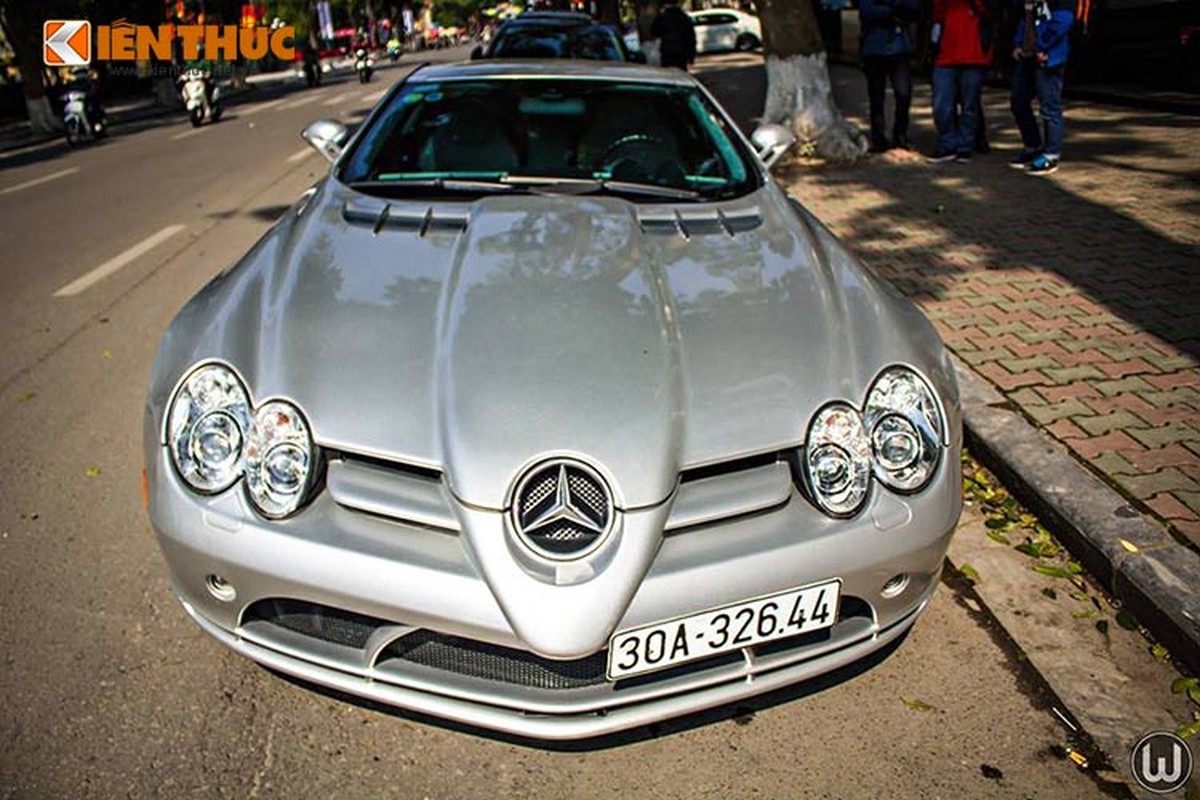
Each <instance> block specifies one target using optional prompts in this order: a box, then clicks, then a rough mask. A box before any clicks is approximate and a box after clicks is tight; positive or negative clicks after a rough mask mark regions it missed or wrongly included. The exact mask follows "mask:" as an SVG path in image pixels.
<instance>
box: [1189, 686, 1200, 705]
mask: <svg viewBox="0 0 1200 800" xmlns="http://www.w3.org/2000/svg"><path fill="white" fill-rule="evenodd" d="M1187 696H1188V697H1190V698H1191V700H1192V702H1193V703H1195V704H1197V705H1200V686H1193V687H1192V688H1190V689H1188V690H1187Z"/></svg>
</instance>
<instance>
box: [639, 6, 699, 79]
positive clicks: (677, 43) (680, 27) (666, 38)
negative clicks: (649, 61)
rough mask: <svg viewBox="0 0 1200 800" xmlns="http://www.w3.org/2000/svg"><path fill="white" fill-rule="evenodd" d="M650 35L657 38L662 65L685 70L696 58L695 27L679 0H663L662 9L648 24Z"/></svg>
mask: <svg viewBox="0 0 1200 800" xmlns="http://www.w3.org/2000/svg"><path fill="white" fill-rule="evenodd" d="M650 37H651V38H652V39H658V40H659V49H660V52H661V53H662V65H663V66H664V67H679V68H680V69H681V70H683V71H684V72H686V71H687V68H688V64H690V63H692V62H693V61H695V60H696V29H695V27H694V26H693V25H692V18H691V17H689V16H688V15H687V12H685V11H684V10H683V9H682V8H680V7H679V0H664V3H663V10H662V11H660V12H659V14H658V16H657V17H655V18H654V23H653V24H652V25H651V26H650Z"/></svg>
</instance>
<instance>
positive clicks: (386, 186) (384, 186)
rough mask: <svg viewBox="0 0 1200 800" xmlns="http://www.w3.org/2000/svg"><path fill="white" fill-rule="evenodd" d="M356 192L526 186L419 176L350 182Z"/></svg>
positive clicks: (515, 189)
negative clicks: (415, 177) (407, 178)
mask: <svg viewBox="0 0 1200 800" xmlns="http://www.w3.org/2000/svg"><path fill="white" fill-rule="evenodd" d="M346 185H347V186H349V187H350V188H351V189H353V190H355V191H356V192H368V193H369V192H379V191H381V190H382V191H384V192H392V191H396V192H400V193H405V192H408V191H410V190H418V191H420V190H426V191H428V190H429V189H434V190H437V191H442V192H456V193H464V194H519V193H522V192H524V191H525V189H524V187H521V186H515V185H511V184H507V183H499V182H497V181H493V180H469V179H466V178H417V179H415V180H367V181H352V182H350V183H348V184H346Z"/></svg>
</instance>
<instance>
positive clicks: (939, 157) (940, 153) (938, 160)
mask: <svg viewBox="0 0 1200 800" xmlns="http://www.w3.org/2000/svg"><path fill="white" fill-rule="evenodd" d="M957 157H958V156H957V154H955V153H954V152H953V151H951V150H936V151H934V153H933V155H929V156H925V160H926V161H928V162H929V163H930V164H942V163H944V162H946V161H953V160H954V159H955V158H957Z"/></svg>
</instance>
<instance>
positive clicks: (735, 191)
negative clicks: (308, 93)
mask: <svg viewBox="0 0 1200 800" xmlns="http://www.w3.org/2000/svg"><path fill="white" fill-rule="evenodd" d="M304 136H305V138H306V139H308V140H309V141H310V143H312V144H313V145H314V146H316V147H317V148H318V149H319V150H321V152H323V153H324V154H325V155H326V156H328V157H329V158H330V160H331V161H332V162H333V165H332V168H331V170H330V173H329V175H328V177H327V178H325V179H324V180H323V181H321V182H320V183H319V184H317V185H316V186H315V187H313V188H312V189H310V190H309V191H307V192H306V193H304V195H303V196H302V197H301V198H300V199H299V201H298V202H297V203H296V205H295V207H294V208H292V209H291V210H289V211H288V212H287V213H286V214H285V215H284V216H283V217H282V218H281V219H280V220H279V221H278V222H277V223H276V224H275V226H274V227H273V228H272V229H271V230H270V231H269V232H268V233H267V234H266V236H264V237H263V239H262V240H261V241H259V242H258V244H256V245H255V246H254V248H253V249H252V250H251V251H250V252H249V253H248V254H247V255H246V256H245V257H244V258H243V259H242V260H241V262H240V263H238V264H237V265H235V266H234V267H232V268H231V269H229V270H227V271H226V272H224V273H222V274H221V275H220V276H218V277H217V278H216V279H215V280H213V281H212V282H211V283H210V284H209V285H208V286H206V287H205V288H204V289H203V290H202V291H201V292H200V293H199V294H197V295H196V296H195V297H194V298H193V299H192V300H191V301H190V302H189V303H188V304H187V305H186V306H185V307H184V309H183V310H182V311H181V312H180V313H179V315H178V316H177V317H176V319H175V320H174V322H173V323H172V324H171V326H170V329H169V330H168V331H167V333H166V335H165V337H164V338H163V341H162V344H161V347H160V349H159V352H158V356H157V359H156V361H155V365H154V369H153V374H152V376H151V380H150V388H149V395H148V398H147V402H146V415H145V458H146V465H147V473H148V489H149V499H150V504H149V507H150V518H151V521H152V523H153V526H154V528H155V530H156V532H157V535H158V538H159V541H160V543H161V546H162V550H163V553H164V555H165V557H166V560H167V562H168V564H169V565H170V569H171V573H172V578H173V583H174V587H175V590H176V591H177V593H178V595H179V598H180V600H181V601H182V603H183V606H184V608H185V609H186V610H187V613H188V614H189V615H191V617H192V618H193V619H194V620H195V621H196V623H197V624H199V625H200V627H201V628H203V629H204V630H205V631H207V632H208V633H210V634H212V635H213V636H215V637H216V638H217V639H219V640H221V641H222V642H224V643H225V644H227V645H228V646H229V647H231V648H233V649H234V650H236V651H238V652H239V653H243V654H244V655H247V656H249V657H250V658H252V659H254V660H255V661H258V662H260V663H262V664H265V665H267V666H269V667H271V668H272V669H275V670H278V671H280V672H283V673H287V674H290V675H294V676H298V677H299V678H302V679H305V680H307V681H309V682H313V683H316V684H320V685H324V686H326V687H332V688H334V689H337V690H341V691H344V692H348V693H351V694H354V695H360V696H362V697H365V698H370V699H372V700H376V701H381V702H383V703H388V704H392V705H395V706H399V707H402V708H405V709H410V710H414V711H418V712H424V713H427V714H432V715H436V716H440V717H444V718H448V719H452V720H456V721H458V722H460V723H466V724H468V725H473V726H481V727H485V728H492V729H498V730H501V731H505V732H508V733H510V734H515V735H520V736H527V737H536V738H544V739H572V738H583V737H591V736H596V735H600V734H606V733H610V732H612V731H616V730H620V729H625V728H630V727H633V726H638V725H642V724H644V723H648V722H652V721H655V720H660V719H663V718H665V717H669V716H674V715H679V714H683V713H686V712H690V711H694V710H697V709H702V708H708V707H712V706H717V705H721V704H727V703H730V702H732V701H736V700H739V699H741V698H745V697H748V696H750V695H754V694H758V693H761V692H764V691H767V690H770V689H773V688H776V687H780V686H782V685H785V684H790V683H794V682H797V681H801V680H804V679H807V678H810V677H812V676H815V675H818V674H820V673H824V672H827V671H829V670H831V669H834V668H837V667H840V666H842V665H846V664H848V663H850V662H853V661H855V660H857V659H861V658H862V657H863V656H865V655H867V654H868V653H871V652H872V651H875V650H877V649H878V648H880V647H882V646H884V645H886V644H887V643H888V642H891V641H893V640H895V639H896V638H897V637H899V636H900V635H901V634H902V633H903V632H904V631H906V630H907V629H908V628H909V626H911V625H912V624H913V622H914V620H915V619H916V617H917V616H918V614H920V612H921V611H922V609H923V608H924V607H925V605H926V603H927V602H928V601H929V599H930V596H931V595H932V594H933V592H934V590H935V588H936V586H937V583H938V578H939V575H940V571H941V565H942V559H943V556H944V554H945V552H946V547H947V545H948V542H949V539H950V536H951V533H952V531H953V530H954V527H955V523H956V521H957V519H958V516H959V512H960V509H961V481H960V477H959V472H960V465H959V457H958V453H959V448H960V446H961V439H962V434H961V422H960V411H959V402H958V394H957V388H956V385H955V381H954V376H953V372H952V368H951V364H950V361H949V360H948V358H947V355H946V351H945V350H944V349H943V346H942V344H941V342H940V341H939V339H938V337H937V335H936V334H935V332H934V330H933V328H932V327H931V326H930V324H929V323H928V321H927V320H926V319H925V318H924V317H923V316H922V315H921V313H920V312H919V311H918V310H917V309H916V308H915V307H914V306H913V305H911V304H910V303H909V302H907V301H905V300H904V299H902V298H900V297H898V296H897V295H896V294H894V293H893V292H891V291H890V290H889V289H888V288H887V287H886V286H884V285H883V284H882V283H880V282H879V281H878V280H877V279H875V278H874V277H872V275H871V274H870V273H869V272H868V271H866V270H865V269H864V268H863V267H862V266H861V265H860V264H859V263H858V262H857V261H856V260H855V259H854V257H853V256H851V255H850V254H849V253H848V252H847V251H846V249H845V248H844V247H843V245H842V244H840V243H839V242H838V240H837V239H836V238H834V236H833V235H832V234H830V232H829V231H828V230H827V229H826V228H825V227H823V226H822V225H821V223H820V222H819V221H817V220H816V219H815V218H814V217H813V216H812V214H811V213H809V212H808V211H807V210H806V209H805V208H804V206H803V205H802V204H801V203H800V202H798V201H797V200H795V199H793V198H790V197H789V196H788V195H787V194H785V193H784V192H783V191H782V190H781V189H780V188H779V187H778V186H777V185H776V184H775V183H774V182H773V181H772V180H771V178H770V175H769V173H768V172H767V168H766V162H769V161H771V160H773V159H774V158H775V157H777V156H778V155H779V154H780V153H781V152H782V151H783V150H784V149H786V147H787V146H788V145H789V144H790V136H789V134H788V133H787V131H786V130H784V129H782V128H778V127H770V126H768V127H764V128H761V129H759V130H758V131H756V132H755V135H754V136H753V137H751V140H752V142H753V144H752V143H751V141H747V140H746V139H745V138H744V137H743V136H742V135H741V134H740V133H739V131H738V130H737V128H736V127H735V126H734V124H733V123H732V122H731V120H730V118H729V117H728V115H727V114H726V113H725V112H724V111H723V110H722V109H721V108H720V107H719V106H718V104H717V103H716V102H715V101H714V100H713V98H712V97H711V96H710V95H709V94H708V93H707V92H706V91H705V89H704V88H703V87H702V86H701V85H700V84H698V83H697V82H696V81H695V80H693V79H692V78H690V77H688V76H687V75H685V74H684V73H683V72H680V71H677V70H671V71H666V70H658V69H653V68H647V67H639V66H634V65H623V64H617V65H599V64H595V63H579V64H575V63H570V62H555V63H544V62H543V63H534V62H528V63H519V62H511V63H504V62H475V63H473V64H463V65H453V66H432V67H426V68H423V69H420V70H418V71H416V72H415V73H414V74H412V75H411V76H409V77H408V78H407V79H406V80H404V81H403V82H402V83H400V84H398V85H397V86H396V87H394V88H393V89H392V90H391V91H390V92H389V94H388V95H387V96H386V97H385V98H384V99H383V100H382V101H381V102H380V103H379V105H378V106H377V107H376V108H375V110H374V111H373V112H372V113H371V115H370V117H369V118H368V119H367V120H366V121H365V122H364V123H363V125H362V126H361V127H360V129H359V130H358V131H357V132H356V133H355V134H354V135H353V136H349V135H348V131H347V130H346V129H345V128H344V127H342V126H341V125H339V124H337V123H336V122H331V121H321V122H317V123H314V124H313V125H311V126H310V127H309V128H308V129H306V130H305V132H304Z"/></svg>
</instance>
